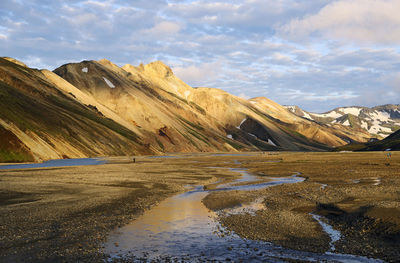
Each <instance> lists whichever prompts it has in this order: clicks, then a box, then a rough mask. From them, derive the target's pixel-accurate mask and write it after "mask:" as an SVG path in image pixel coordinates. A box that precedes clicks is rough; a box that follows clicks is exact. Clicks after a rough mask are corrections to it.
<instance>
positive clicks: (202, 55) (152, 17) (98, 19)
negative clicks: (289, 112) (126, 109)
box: [0, 0, 400, 112]
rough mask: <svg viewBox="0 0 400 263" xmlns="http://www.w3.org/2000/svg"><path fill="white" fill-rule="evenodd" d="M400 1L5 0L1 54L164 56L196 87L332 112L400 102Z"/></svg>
mask: <svg viewBox="0 0 400 263" xmlns="http://www.w3.org/2000/svg"><path fill="white" fill-rule="evenodd" d="M399 14H400V1H399V0H336V1H330V0H242V1H239V0H230V1H227V0H216V1H208V0H132V1H127V0H104V1H100V0H97V1H96V0H89V1H80V0H69V1H61V0H31V1H28V0H1V1H0V56H9V57H13V58H16V59H19V60H21V61H22V62H24V63H26V64H27V65H28V66H30V67H35V68H47V69H50V70H53V69H55V68H57V67H59V66H61V65H63V64H65V63H71V62H79V61H82V60H98V59H102V58H106V59H108V60H110V61H112V62H114V63H116V64H117V65H120V66H122V65H125V64H127V63H128V64H132V65H139V64H140V63H149V62H151V61H155V60H161V61H163V62H164V63H165V64H167V65H169V66H170V67H171V68H172V69H173V71H174V73H175V74H176V75H177V76H178V77H180V78H181V79H182V80H184V81H185V82H186V83H188V84H189V85H191V86H194V87H199V86H201V87H213V88H220V89H223V90H226V91H228V92H230V93H232V94H234V95H237V96H241V97H243V98H252V97H260V96H264V97H267V98H270V99H272V100H274V101H276V102H278V103H280V104H283V105H298V106H300V107H302V108H303V109H305V110H308V111H313V112H325V111H328V110H331V109H333V108H335V107H340V106H354V105H358V106H369V107H371V106H376V105H382V104H399V103H400V15H399Z"/></svg>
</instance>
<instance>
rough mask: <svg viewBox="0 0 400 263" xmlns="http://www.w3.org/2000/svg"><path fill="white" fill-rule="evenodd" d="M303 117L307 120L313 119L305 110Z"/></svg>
mask: <svg viewBox="0 0 400 263" xmlns="http://www.w3.org/2000/svg"><path fill="white" fill-rule="evenodd" d="M303 117H304V118H306V119H309V120H314V119H313V118H311V116H310V114H308V113H307V112H305V111H303Z"/></svg>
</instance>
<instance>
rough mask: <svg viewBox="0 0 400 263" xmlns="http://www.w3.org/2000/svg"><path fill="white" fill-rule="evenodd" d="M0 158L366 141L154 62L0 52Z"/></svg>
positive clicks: (323, 146) (319, 146)
mask: <svg viewBox="0 0 400 263" xmlns="http://www.w3.org/2000/svg"><path fill="white" fill-rule="evenodd" d="M0 85H1V89H0V109H1V111H0V135H3V136H1V139H0V140H2V141H1V142H2V143H1V144H0V161H3V162H4V161H38V160H46V159H53V158H66V157H68V158H73V157H89V156H106V155H137V154H160V153H163V152H200V151H202V152H206V151H214V152H215V151H258V150H292V151H305V150H315V151H319V150H328V149H330V148H331V147H333V146H340V145H344V144H346V143H347V142H349V141H360V142H364V141H367V140H368V139H369V137H368V133H366V132H365V131H364V130H362V129H361V130H360V131H355V130H351V129H349V130H346V129H344V130H340V129H336V128H335V127H331V126H330V125H326V124H322V123H317V122H315V121H310V120H306V119H304V118H301V117H299V116H297V115H295V114H293V113H292V112H290V111H289V110H287V109H285V108H284V107H282V106H281V105H279V104H277V103H275V102H273V101H270V100H268V99H266V98H255V99H252V100H245V99H242V98H239V97H236V96H233V95H231V94H229V93H227V92H225V91H222V90H219V89H213V88H193V87H190V86H189V85H187V84H185V83H184V82H183V81H182V80H180V79H179V78H177V77H176V76H175V75H174V74H173V72H172V70H171V69H170V68H169V67H168V66H166V65H165V64H163V63H162V62H159V61H157V62H153V63H150V64H147V65H140V66H138V67H135V66H132V65H125V66H123V67H118V66H117V65H115V64H113V63H112V62H110V61H108V60H100V61H83V62H80V63H71V64H66V65H63V66H61V67H59V68H57V69H56V70H54V72H51V71H48V70H36V69H31V68H28V67H27V66H26V65H25V64H23V63H22V62H19V61H16V60H14V59H10V58H0Z"/></svg>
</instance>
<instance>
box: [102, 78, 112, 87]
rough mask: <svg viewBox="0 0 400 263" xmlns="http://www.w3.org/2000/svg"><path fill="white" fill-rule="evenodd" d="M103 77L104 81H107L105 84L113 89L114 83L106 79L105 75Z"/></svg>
mask: <svg viewBox="0 0 400 263" xmlns="http://www.w3.org/2000/svg"><path fill="white" fill-rule="evenodd" d="M103 79H104V81H105V82H106V83H107V85H108V86H109V87H110V88H112V89H114V88H115V86H114V84H112V82H111V81H109V80H108V79H106V78H105V77H103Z"/></svg>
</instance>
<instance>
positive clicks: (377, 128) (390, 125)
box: [285, 104, 400, 138]
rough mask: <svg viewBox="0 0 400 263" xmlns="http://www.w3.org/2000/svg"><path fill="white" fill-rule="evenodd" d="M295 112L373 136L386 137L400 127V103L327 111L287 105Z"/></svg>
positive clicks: (310, 118)
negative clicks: (363, 131) (308, 109)
mask: <svg viewBox="0 0 400 263" xmlns="http://www.w3.org/2000/svg"><path fill="white" fill-rule="evenodd" d="M285 107H286V108H287V109H289V110H290V111H291V112H293V113H294V114H296V115H298V116H300V117H303V118H306V119H309V120H313V121H316V122H319V123H324V124H327V125H336V124H340V125H343V126H349V127H352V128H355V129H363V130H365V131H367V132H369V133H370V134H371V135H373V136H377V137H381V138H385V137H387V136H388V135H390V134H392V133H393V132H395V131H397V130H399V129H400V105H399V104H397V105H393V104H387V105H381V106H376V107H372V108H368V107H359V106H353V107H340V108H336V109H333V110H331V111H328V112H325V113H313V112H308V111H305V110H303V109H301V108H300V107H298V106H285Z"/></svg>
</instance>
